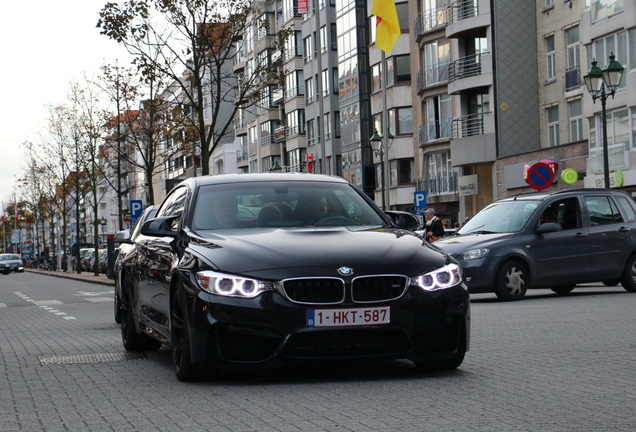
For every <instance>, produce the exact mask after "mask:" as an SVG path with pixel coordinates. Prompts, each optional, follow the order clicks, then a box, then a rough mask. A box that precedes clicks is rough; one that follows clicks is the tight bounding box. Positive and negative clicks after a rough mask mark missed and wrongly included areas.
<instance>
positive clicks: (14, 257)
mask: <svg viewBox="0 0 636 432" xmlns="http://www.w3.org/2000/svg"><path fill="white" fill-rule="evenodd" d="M19 259H20V257H18V256H17V255H0V261H12V260H19Z"/></svg>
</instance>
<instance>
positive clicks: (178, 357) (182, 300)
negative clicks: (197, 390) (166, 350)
mask: <svg viewBox="0 0 636 432" xmlns="http://www.w3.org/2000/svg"><path fill="white" fill-rule="evenodd" d="M171 303H172V304H171V308H170V339H171V346H172V348H171V350H172V364H173V365H174V370H175V375H176V376H177V379H178V380H179V381H192V380H194V379H195V378H196V377H197V372H198V370H197V367H196V366H195V365H194V364H193V363H192V357H191V354H190V327H189V325H188V315H187V307H186V295H185V292H184V291H183V288H182V287H180V286H179V287H177V289H176V290H175V291H174V294H173V296H172V301H171Z"/></svg>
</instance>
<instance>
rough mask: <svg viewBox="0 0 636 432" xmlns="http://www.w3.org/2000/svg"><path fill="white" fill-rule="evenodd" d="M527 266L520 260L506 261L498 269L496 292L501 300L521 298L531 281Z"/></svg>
mask: <svg viewBox="0 0 636 432" xmlns="http://www.w3.org/2000/svg"><path fill="white" fill-rule="evenodd" d="M528 276H529V275H528V272H527V270H526V267H525V266H524V265H523V264H521V263H519V262H518V261H508V262H505V263H504V264H503V265H502V266H501V267H500V268H499V271H497V276H496V279H495V289H494V291H495V294H496V295H497V298H499V300H503V301H516V300H521V299H522V298H523V297H524V296H525V295H526V291H527V290H528V288H529V285H530V282H529V280H528V279H529V277H528Z"/></svg>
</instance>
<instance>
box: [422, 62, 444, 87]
mask: <svg viewBox="0 0 636 432" xmlns="http://www.w3.org/2000/svg"><path fill="white" fill-rule="evenodd" d="M448 70H449V63H447V62H445V63H439V64H435V65H432V66H429V67H427V68H426V69H424V70H421V71H419V72H418V73H417V93H418V94H421V93H422V92H423V91H424V90H425V89H426V88H427V87H433V86H436V85H439V84H445V83H447V82H448Z"/></svg>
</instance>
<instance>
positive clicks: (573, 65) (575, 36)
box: [565, 26, 581, 90]
mask: <svg viewBox="0 0 636 432" xmlns="http://www.w3.org/2000/svg"><path fill="white" fill-rule="evenodd" d="M565 38H566V42H567V56H566V57H567V64H566V69H565V87H566V89H568V90H569V89H572V88H575V87H579V86H580V85H581V46H580V39H579V27H578V26H575V27H572V28H569V29H567V30H566V31H565Z"/></svg>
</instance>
